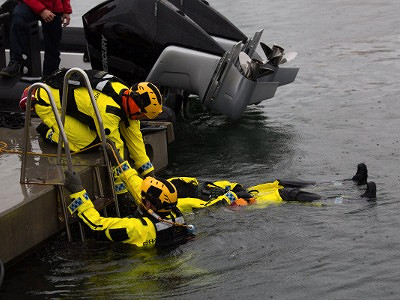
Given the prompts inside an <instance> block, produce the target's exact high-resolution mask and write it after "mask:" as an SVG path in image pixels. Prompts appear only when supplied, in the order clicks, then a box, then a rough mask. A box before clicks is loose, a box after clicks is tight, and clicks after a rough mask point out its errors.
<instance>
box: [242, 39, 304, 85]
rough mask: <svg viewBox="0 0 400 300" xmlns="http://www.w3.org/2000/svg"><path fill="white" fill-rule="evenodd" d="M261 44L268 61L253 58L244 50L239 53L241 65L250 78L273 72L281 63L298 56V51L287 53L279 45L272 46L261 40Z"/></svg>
mask: <svg viewBox="0 0 400 300" xmlns="http://www.w3.org/2000/svg"><path fill="white" fill-rule="evenodd" d="M260 45H261V48H262V50H263V51H264V54H265V56H266V57H267V61H261V60H259V59H256V58H251V57H250V56H249V55H248V54H247V53H245V52H244V51H242V52H240V53H239V64H240V67H241V68H242V71H243V74H244V76H245V77H246V78H248V79H250V80H257V78H259V77H262V76H265V75H268V74H272V73H273V72H275V70H276V68H277V67H278V66H279V65H281V64H284V63H286V62H289V61H291V60H293V59H294V58H295V57H296V56H297V52H287V53H285V50H284V49H283V48H282V47H281V46H278V45H273V46H272V48H270V47H268V46H267V45H266V44H264V43H263V42H260Z"/></svg>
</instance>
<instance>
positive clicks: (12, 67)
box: [0, 60, 21, 77]
mask: <svg viewBox="0 0 400 300" xmlns="http://www.w3.org/2000/svg"><path fill="white" fill-rule="evenodd" d="M0 75H3V76H7V77H17V76H19V75H21V64H20V62H19V61H17V60H11V61H10V62H9V63H8V66H7V67H5V68H3V69H2V70H1V71H0Z"/></svg>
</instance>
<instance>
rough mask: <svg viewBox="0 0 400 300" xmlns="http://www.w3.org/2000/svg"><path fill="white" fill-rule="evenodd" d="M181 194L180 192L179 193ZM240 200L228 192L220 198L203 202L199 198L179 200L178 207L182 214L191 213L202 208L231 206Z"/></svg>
mask: <svg viewBox="0 0 400 300" xmlns="http://www.w3.org/2000/svg"><path fill="white" fill-rule="evenodd" d="M178 193H179V192H178ZM237 199H238V197H237V195H236V194H235V193H234V192H232V191H228V192H226V193H225V194H223V195H221V196H218V197H217V198H215V199H211V200H208V201H207V200H202V199H199V198H191V197H188V198H178V204H177V207H178V209H179V210H180V211H181V212H190V211H192V210H193V209H200V208H206V207H210V206H213V205H216V204H222V205H226V206H227V205H231V204H232V203H233V202H235V201H236V200H237Z"/></svg>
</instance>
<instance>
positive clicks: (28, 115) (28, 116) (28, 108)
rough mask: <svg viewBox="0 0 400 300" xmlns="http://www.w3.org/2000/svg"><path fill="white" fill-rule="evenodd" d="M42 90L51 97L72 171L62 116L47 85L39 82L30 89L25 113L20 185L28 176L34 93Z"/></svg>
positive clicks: (68, 164)
mask: <svg viewBox="0 0 400 300" xmlns="http://www.w3.org/2000/svg"><path fill="white" fill-rule="evenodd" d="M37 88H41V89H44V90H45V91H46V93H47V95H48V97H49V100H50V105H51V108H52V109H53V113H54V117H55V119H56V122H57V125H58V128H59V129H60V137H61V138H62V140H63V141H64V144H65V145H64V149H65V154H66V159H67V166H68V169H69V170H72V159H71V151H70V149H69V143H68V139H67V135H66V134H65V130H64V126H63V122H62V120H61V119H60V115H59V113H58V109H57V105H56V103H55V101H54V98H53V95H52V94H51V92H50V89H49V88H48V86H47V85H45V84H43V83H41V82H37V83H34V84H32V85H31V86H30V87H29V89H28V96H27V101H26V113H25V129H24V140H23V141H24V143H23V148H22V164H21V177H20V183H25V174H26V156H27V152H28V142H29V126H30V121H31V114H32V110H31V107H32V92H33V91H34V90H35V89H37ZM59 164H61V155H60V163H59Z"/></svg>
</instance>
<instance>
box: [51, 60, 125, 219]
mask: <svg viewBox="0 0 400 300" xmlns="http://www.w3.org/2000/svg"><path fill="white" fill-rule="evenodd" d="M74 73H79V74H80V75H81V76H82V77H83V79H84V81H85V85H86V89H87V90H88V93H89V96H90V100H91V102H92V106H93V110H94V112H95V114H96V118H97V123H98V126H99V131H100V135H101V144H102V148H103V156H104V161H105V164H106V169H107V174H108V179H109V180H110V186H113V182H114V180H113V177H112V173H111V170H110V166H111V164H110V160H109V158H108V155H107V141H106V134H105V131H104V125H103V120H102V118H101V115H100V112H99V108H98V107H97V102H96V100H95V98H94V95H93V89H92V86H91V84H90V81H89V77H88V76H87V74H86V72H85V71H83V70H82V69H80V68H71V69H69V70H68V71H67V72H66V73H65V76H64V84H63V94H62V102H61V103H62V105H61V121H62V123H63V124H64V122H65V116H66V113H67V99H68V97H67V96H68V83H69V79H70V77H71V76H72V75H73V74H74ZM63 140H64V141H65V139H64V137H63V138H62V140H60V142H59V143H58V149H57V163H61V148H62V144H63ZM111 193H112V196H113V199H114V202H115V211H116V213H117V216H118V217H119V216H120V212H119V207H118V201H117V196H116V194H115V191H114V189H113V188H111Z"/></svg>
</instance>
